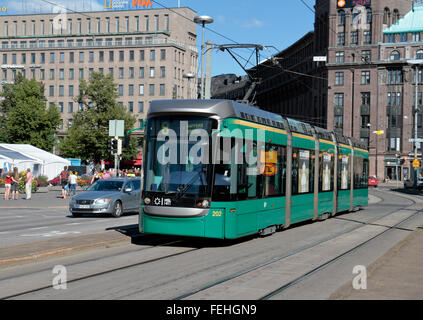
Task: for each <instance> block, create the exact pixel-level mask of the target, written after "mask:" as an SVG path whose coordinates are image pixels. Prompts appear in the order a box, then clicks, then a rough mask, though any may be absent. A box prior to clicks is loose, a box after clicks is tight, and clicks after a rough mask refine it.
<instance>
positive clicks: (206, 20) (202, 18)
mask: <svg viewBox="0 0 423 320" xmlns="http://www.w3.org/2000/svg"><path fill="white" fill-rule="evenodd" d="M213 21H214V20H213V18H212V17H209V16H196V17H194V22H195V23H197V24H201V25H202V26H203V30H202V36H201V95H200V97H201V99H204V29H205V25H206V24H209V23H212V22H213Z"/></svg>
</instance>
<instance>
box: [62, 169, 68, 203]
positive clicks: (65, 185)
mask: <svg viewBox="0 0 423 320" xmlns="http://www.w3.org/2000/svg"><path fill="white" fill-rule="evenodd" d="M60 184H61V185H62V199H66V189H67V188H68V167H65V168H64V169H63V171H62V172H61V173H60Z"/></svg>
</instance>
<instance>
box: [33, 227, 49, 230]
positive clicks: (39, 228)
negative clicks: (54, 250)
mask: <svg viewBox="0 0 423 320" xmlns="http://www.w3.org/2000/svg"><path fill="white" fill-rule="evenodd" d="M47 228H48V227H38V228H30V229H28V230H41V229H47Z"/></svg>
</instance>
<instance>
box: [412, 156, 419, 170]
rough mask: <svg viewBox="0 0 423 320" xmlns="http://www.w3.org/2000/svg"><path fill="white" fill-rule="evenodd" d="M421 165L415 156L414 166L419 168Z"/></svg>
mask: <svg viewBox="0 0 423 320" xmlns="http://www.w3.org/2000/svg"><path fill="white" fill-rule="evenodd" d="M419 167H420V161H419V159H417V158H414V160H413V168H419Z"/></svg>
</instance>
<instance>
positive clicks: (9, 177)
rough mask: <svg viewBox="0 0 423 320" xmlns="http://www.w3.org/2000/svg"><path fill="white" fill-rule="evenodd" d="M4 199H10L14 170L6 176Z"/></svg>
mask: <svg viewBox="0 0 423 320" xmlns="http://www.w3.org/2000/svg"><path fill="white" fill-rule="evenodd" d="M4 187H5V190H4V200H9V195H10V189H11V187H12V172H10V171H9V172H8V173H7V174H6V178H5V181H4Z"/></svg>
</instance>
